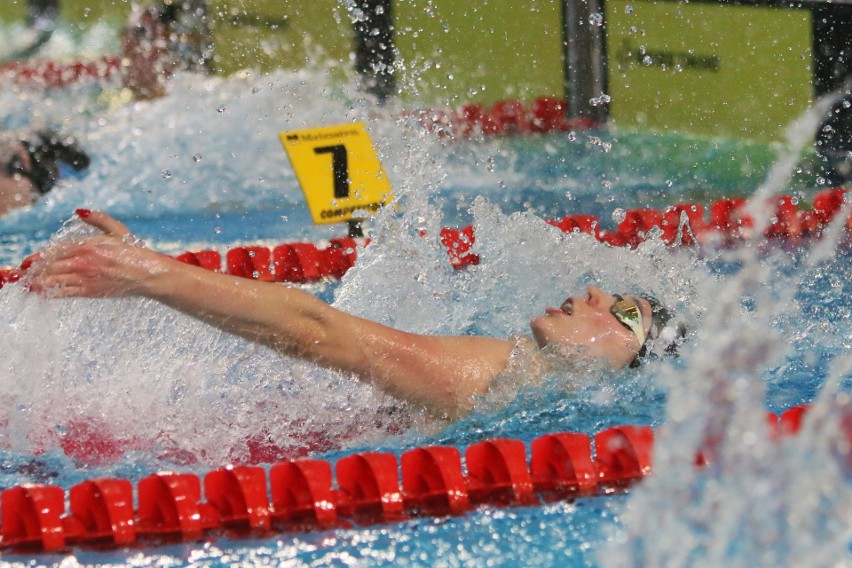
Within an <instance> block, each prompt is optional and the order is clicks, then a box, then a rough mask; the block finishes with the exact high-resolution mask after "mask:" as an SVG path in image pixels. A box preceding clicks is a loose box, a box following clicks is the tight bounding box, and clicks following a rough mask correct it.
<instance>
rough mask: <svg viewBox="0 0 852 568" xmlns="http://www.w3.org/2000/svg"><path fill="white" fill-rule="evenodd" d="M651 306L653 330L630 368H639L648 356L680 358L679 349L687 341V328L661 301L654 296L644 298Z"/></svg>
mask: <svg viewBox="0 0 852 568" xmlns="http://www.w3.org/2000/svg"><path fill="white" fill-rule="evenodd" d="M642 297H643V298H645V299H646V300H648V303H649V304H651V330H650V331H649V332H648V337H646V338H645V343H643V344H642V347H640V348H639V353H637V354H636V358H635V359H633V361H632V362H631V363H630V367H631V368H633V367H638V366H639V364H640V361H641V359H643V358H644V357H647V356H648V355H671V356H673V357H677V356H678V348H679V347H680V345H681V344H682V343H683V341H684V339H686V326H685V325H684V324H683V323H682V322H680V321H678V320H677V319H676V318H675V317H674V316H673V314H672V312H671V311H669V310H668V309H667V308H666V307H665V306H663V305H662V304H661V303H660V301H659V300H657V299H656V298H655V297H653V296H642Z"/></svg>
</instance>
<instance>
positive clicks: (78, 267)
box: [29, 209, 165, 298]
mask: <svg viewBox="0 0 852 568" xmlns="http://www.w3.org/2000/svg"><path fill="white" fill-rule="evenodd" d="M77 216H78V217H80V219H81V220H82V221H83V222H85V223H86V224H88V225H91V226H92V227H95V228H97V229H100V230H101V231H102V232H103V235H100V236H96V237H90V238H86V239H84V240H81V241H76V242H66V243H60V244H57V245H55V246H53V247H50V248H48V249H46V250H44V251H42V252H41V253H39V254H38V256H37V258H35V259H34V260H33V261H32V269H31V271H30V273H31V274H30V282H29V286H30V289H32V290H34V291H36V292H38V293H40V294H43V295H46V296H50V297H54V298H68V297H86V298H118V297H122V296H132V295H136V294H139V293H140V292H141V290H142V286H143V284H144V282H145V281H146V280H148V279H149V278H151V277H152V276H153V275H155V274H158V273H159V272H161V271H162V270H163V269H164V263H163V260H164V258H165V257H163V255H161V254H158V253H156V252H154V251H151V250H148V249H145V248H141V247H138V246H134V245H133V244H128V243H127V242H126V241H127V238H126V237H128V236H130V230H129V229H128V228H127V227H126V226H125V225H124V224H123V223H121V222H120V221H118V220H116V219H114V218H112V217H110V216H109V215H107V214H106V213H104V212H102V211H89V210H87V209H78V210H77Z"/></svg>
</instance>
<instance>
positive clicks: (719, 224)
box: [0, 188, 852, 288]
mask: <svg viewBox="0 0 852 568" xmlns="http://www.w3.org/2000/svg"><path fill="white" fill-rule="evenodd" d="M849 197H850V192H849V191H848V190H845V189H841V188H835V189H826V190H823V191H821V192H819V193H818V194H816V196H815V197H814V201H813V206H812V208H811V209H809V210H800V209H799V208H798V206H797V205H796V203H795V200H794V199H793V198H792V197H790V196H781V197H777V198H774V205H775V207H776V211H775V214H774V215H773V217H772V220H771V222H770V224H769V226H768V227H767V228H766V230H765V232H764V236H765V237H766V238H767V239H774V240H779V239H781V240H786V241H788V242H806V241H807V240H814V239H819V238H821V237H822V233H823V231H824V230H825V229H826V227H828V225H829V223H831V221H832V220H833V219H834V217H835V216H836V215H837V214H838V213H839V212H840V210H841V208H842V207H843V204H844V202H845V200H846V199H849ZM745 204H746V200H745V199H743V198H726V199H720V200H718V201H716V202H714V203H713V204H712V205H711V206H710V216H709V218H708V217H707V216H706V215H705V212H704V207H703V206H702V205H700V204H698V203H681V204H677V205H672V206H670V207H668V208H666V209H665V210H663V211H658V210H656V209H632V210H629V211H626V212H625V215H624V219H623V220H622V221H621V222H620V223H619V224H618V227H617V228H616V230H614V231H606V230H603V229H601V228H600V224H599V222H598V219H597V218H596V217H594V216H592V215H567V216H565V217H563V218H562V219H551V220H548V221H547V222H548V223H550V224H551V225H553V226H555V227H558V228H559V229H561V230H562V231H563V232H566V233H571V232H582V233H587V234H590V235H593V236H594V237H595V238H597V239H598V240H599V241H600V242H602V243H606V244H608V245H610V246H624V247H631V248H636V247H637V246H638V245H639V244H640V243H642V242H643V241H645V240H646V238H647V237H648V235H649V234H650V233H651V232H652V231H653V230H659V231H661V238H662V239H663V241H664V242H666V243H668V244H669V245H671V246H697V245H701V244H702V243H707V242H713V241H716V242H722V243H735V242H737V241H739V240H742V239H744V238H746V237H748V236H750V234H751V233H752V232H753V227H754V222H753V220H752V219H751V218H750V217H749V216H748V215H747V214H746V213H745V212H744V206H745ZM683 217H685V218H686V220H687V221H688V225H686V226H683V223H682V222H681V221H682V218H683ZM846 231H847V233H848V234H852V214H850V216H849V219H847V221H846ZM439 236H440V239H441V243H442V244H443V245H444V247H446V249H447V253H448V254H449V257H450V263H451V264H452V266H453V268H456V269H462V268H465V267H467V266H471V265H476V264H479V257H478V256H477V255H476V254H474V253H472V252H471V247H473V244H474V242H475V235H474V231H473V227H471V226H468V227H463V228H461V229H454V228H443V229H441V233H440V235H439ZM369 242H370V241H369V239H353V238H346V237H343V238H336V239H331V241H329V243H328V245H327V246H324V247H322V248H320V247H317V246H316V245H314V244H312V243H285V244H281V245H278V246H276V247H273V248H269V247H266V246H240V247H234V248H231V249H229V250H228V251H227V252H226V253H225V259H224V263H223V262H222V254H221V253H220V252H219V251H216V250H200V251H187V252H184V253H182V254H179V255H177V257H176V258H177V260H179V261H181V262H185V263H187V264H193V265H196V266H201V267H203V268H207V269H208V270H213V271H217V272H227V273H228V274H233V275H235V276H242V277H244V278H254V279H256V280H265V281H272V282H292V283H307V282H316V281H318V280H322V279H326V278H331V279H336V278H341V277H342V276H343V275H344V274H345V273H346V271H347V270H349V269H350V268H352V266H354V264H355V260H356V256H357V248H358V246H359V245H360V246H366V245H368V244H369ZM27 268H29V264H28V263H27V261H25V262H24V264H22V265H21V266H20V267H19V268H5V269H0V288H2V287H3V285H4V284H6V283H9V282H15V281H17V280H19V279H20V278H21V276H22V275H23V274H24V273H25V272H26V270H27Z"/></svg>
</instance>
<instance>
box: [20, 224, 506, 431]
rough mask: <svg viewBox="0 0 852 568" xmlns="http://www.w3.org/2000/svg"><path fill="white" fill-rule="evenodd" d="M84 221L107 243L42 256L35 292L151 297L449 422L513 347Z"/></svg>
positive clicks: (500, 366) (99, 241) (481, 390)
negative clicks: (372, 314)
mask: <svg viewBox="0 0 852 568" xmlns="http://www.w3.org/2000/svg"><path fill="white" fill-rule="evenodd" d="M82 215H85V216H84V217H83V219H84V220H85V221H86V222H87V223H89V224H90V225H93V226H95V227H98V228H100V229H101V230H103V231H104V236H100V237H94V238H90V239H87V240H85V241H83V242H80V243H74V244H68V245H61V246H60V247H59V248H57V249H55V250H51V251H49V252H47V253H45V254H44V255H43V257H42V258H41V259H40V260H39V261H38V262H37V263H36V265H34V267H33V268H34V276H33V281H32V282H33V284H32V285H33V288H34V289H35V290H37V291H41V292H45V293H48V294H49V295H51V296H58V297H75V296H76V297H102V298H113V297H125V296H143V297H147V298H152V299H154V300H157V301H159V302H161V303H163V304H165V305H167V306H171V307H172V308H175V309H177V310H180V311H182V312H184V313H187V314H189V315H191V316H193V317H196V318H198V319H200V320H203V321H205V322H207V323H210V324H211V325H214V326H216V327H218V328H219V329H222V330H224V331H227V332H229V333H233V334H236V335H240V336H242V337H245V338H248V339H250V340H252V341H256V342H258V343H262V344H264V345H267V346H269V347H272V348H274V349H277V350H278V351H280V352H282V353H284V354H287V355H289V356H294V357H298V358H301V359H305V360H309V361H313V362H315V363H317V364H319V365H322V366H325V367H329V368H333V369H338V370H341V371H345V372H351V373H354V374H355V375H356V376H357V377H358V378H359V379H360V380H362V381H365V382H368V383H371V384H373V385H375V386H377V387H379V388H381V389H382V390H385V391H387V392H388V393H390V394H391V395H394V396H396V397H399V398H402V399H405V400H409V401H411V402H413V403H415V404H418V405H421V406H423V407H425V408H426V409H428V410H429V411H430V412H432V413H433V414H436V415H439V416H447V417H455V416H458V415H460V414H464V413H465V412H467V411H468V410H469V409H470V407H471V405H472V400H471V398H472V397H473V396H475V395H477V394H483V393H485V392H486V391H487V390H488V387H489V385H490V383H491V381H492V380H493V379H494V377H496V376H497V375H498V374H499V373H500V372H501V371H502V370H503V369H504V367H505V365H506V362H507V360H508V357H509V354H510V352H511V350H512V347H513V345H512V343H511V342H509V341H506V340H500V339H494V338H487V337H471V336H425V335H417V334H412V333H406V332H403V331H399V330H397V329H393V328H391V327H388V326H385V325H382V324H379V323H376V322H373V321H370V320H366V319H363V318H360V317H357V316H353V315H351V314H347V313H345V312H342V311H340V310H337V309H335V308H333V307H331V306H329V305H328V304H326V303H324V302H322V301H320V300H318V299H317V298H315V297H314V296H312V295H311V294H308V293H305V292H303V291H301V290H298V289H295V288H289V287H287V286H284V285H281V284H274V283H268V282H257V281H254V280H247V279H244V278H238V277H235V276H230V275H227V274H221V273H214V272H210V271H208V270H204V269H202V268H199V267H196V266H191V265H188V264H184V263H181V262H178V261H176V260H174V259H172V258H171V257H168V256H165V255H161V254H159V253H156V252H153V251H151V250H148V249H144V248H139V247H134V246H131V245H128V244H126V243H124V242H123V241H122V240H121V237H122V236H124V235H125V234H127V233H128V230H127V228H126V227H125V226H124V225H123V224H121V223H120V222H118V221H116V220H115V219H113V218H112V217H109V216H108V215H106V214H105V213H102V212H98V211H93V212H91V213H88V214H86V212H83V213H82ZM82 215H81V216H82Z"/></svg>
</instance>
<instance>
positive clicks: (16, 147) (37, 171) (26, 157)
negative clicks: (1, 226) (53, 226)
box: [0, 130, 89, 215]
mask: <svg viewBox="0 0 852 568" xmlns="http://www.w3.org/2000/svg"><path fill="white" fill-rule="evenodd" d="M63 165H65V166H68V167H70V168H71V169H72V170H74V171H77V172H79V171H82V170H84V169H86V168H87V167H89V156H88V155H87V154H86V152H84V151H83V149H82V148H81V147H80V145H79V143H78V142H77V140H76V139H75V138H74V137H72V136H65V135H60V134H58V133H56V132H53V131H51V130H36V131H32V132H19V133H6V134H4V135H2V136H0V215H5V214H6V213H8V212H9V211H11V210H12V209H16V208H18V207H25V206H27V205H31V204H32V203H33V202H35V201H36V200H38V199H39V198H40V197H41V196H43V195H44V194H46V193H48V192H49V191H50V190H51V189H53V187H54V186H55V185H56V182H57V181H58V180H59V178H60V171H61V169H62V166H63Z"/></svg>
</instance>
